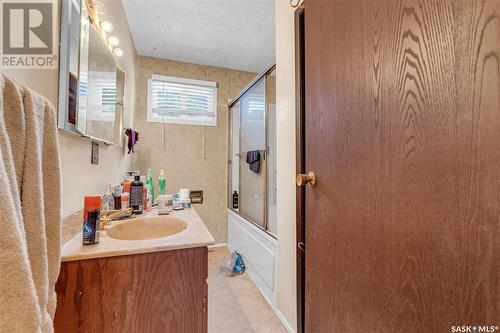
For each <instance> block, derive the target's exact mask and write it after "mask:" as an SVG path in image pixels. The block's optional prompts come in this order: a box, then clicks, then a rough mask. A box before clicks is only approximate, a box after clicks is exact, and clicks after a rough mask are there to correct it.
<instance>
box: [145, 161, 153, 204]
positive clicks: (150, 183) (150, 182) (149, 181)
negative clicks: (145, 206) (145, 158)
mask: <svg viewBox="0 0 500 333" xmlns="http://www.w3.org/2000/svg"><path fill="white" fill-rule="evenodd" d="M146 185H147V186H148V187H149V192H151V203H152V204H153V203H154V202H155V186H154V184H153V169H148V178H147V180H146Z"/></svg>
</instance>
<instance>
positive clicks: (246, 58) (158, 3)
mask: <svg viewBox="0 0 500 333" xmlns="http://www.w3.org/2000/svg"><path fill="white" fill-rule="evenodd" d="M122 1H123V7H124V8H125V13H126V15H127V19H128V22H129V25H130V30H131V31H132V36H133V39H134V43H135V47H136V49H137V52H138V53H139V54H140V55H147V56H152V57H158V58H166V59H172V60H178V61H184V62H190V63H195V64H203V65H211V66H217V67H224V68H231V69H238V70H244V71H250V72H260V71H262V70H264V69H265V68H266V67H267V66H268V65H270V64H272V63H273V62H274V61H275V42H274V40H275V39H274V0H122Z"/></svg>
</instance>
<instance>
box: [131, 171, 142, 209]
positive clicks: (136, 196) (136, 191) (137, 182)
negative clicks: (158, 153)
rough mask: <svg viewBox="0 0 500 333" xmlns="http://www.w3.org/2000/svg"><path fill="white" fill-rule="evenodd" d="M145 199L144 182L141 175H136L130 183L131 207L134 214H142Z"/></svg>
mask: <svg viewBox="0 0 500 333" xmlns="http://www.w3.org/2000/svg"><path fill="white" fill-rule="evenodd" d="M143 200H144V184H143V183H142V182H141V177H140V176H135V179H134V181H133V182H132V184H130V207H131V208H132V213H133V214H142V210H143Z"/></svg>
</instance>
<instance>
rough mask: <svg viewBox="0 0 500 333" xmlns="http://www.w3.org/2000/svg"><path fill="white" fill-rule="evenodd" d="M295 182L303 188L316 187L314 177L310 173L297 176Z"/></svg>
mask: <svg viewBox="0 0 500 333" xmlns="http://www.w3.org/2000/svg"><path fill="white" fill-rule="evenodd" d="M296 180H297V186H305V185H306V184H309V185H311V186H314V185H316V175H315V174H314V172H312V171H309V172H308V173H307V175H306V174H303V173H299V174H297V178H296Z"/></svg>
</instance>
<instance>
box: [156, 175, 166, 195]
mask: <svg viewBox="0 0 500 333" xmlns="http://www.w3.org/2000/svg"><path fill="white" fill-rule="evenodd" d="M158 195H165V172H164V170H163V169H161V171H160V175H159V176H158Z"/></svg>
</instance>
